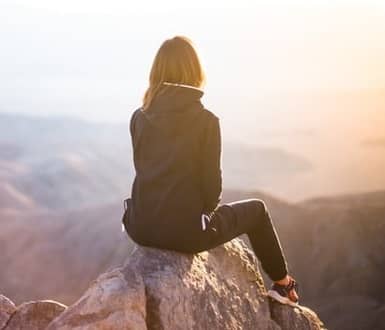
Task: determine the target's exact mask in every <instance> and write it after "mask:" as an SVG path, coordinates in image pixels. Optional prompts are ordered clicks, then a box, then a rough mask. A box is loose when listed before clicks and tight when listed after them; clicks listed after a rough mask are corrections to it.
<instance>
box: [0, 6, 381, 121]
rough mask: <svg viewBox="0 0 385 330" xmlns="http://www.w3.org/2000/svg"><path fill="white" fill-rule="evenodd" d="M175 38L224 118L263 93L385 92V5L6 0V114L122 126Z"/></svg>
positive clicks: (1, 49) (0, 100)
mask: <svg viewBox="0 0 385 330" xmlns="http://www.w3.org/2000/svg"><path fill="white" fill-rule="evenodd" d="M178 34H179V35H186V36H188V37H189V38H190V39H192V40H193V42H194V44H195V46H196V48H197V51H198V53H199V55H200V57H201V60H202V63H203V66H204V68H205V71H206V73H207V86H206V87H205V96H204V102H205V104H206V105H207V106H208V107H211V108H212V109H214V112H218V113H219V114H220V115H221V114H223V115H225V114H227V113H229V112H230V111H232V109H230V107H231V106H233V105H234V104H238V105H239V106H240V107H242V104H243V103H242V102H249V103H244V104H245V107H246V105H247V104H250V102H251V101H250V99H252V98H255V97H258V96H263V95H266V93H272V94H277V95H280V93H292V92H293V93H294V92H295V93H307V92H308V91H313V90H331V91H335V90H345V89H353V90H355V89H381V88H385V1H374V0H373V1H370V0H361V1H338V0H335V1H325V0H323V1H311V0H308V1H283V0H282V1H251V0H250V1H241V0H238V1H203V0H196V1H194V2H192V1H189V2H188V3H187V2H186V4H185V3H184V2H182V1H176V0H174V1H173V0H168V1H136V2H130V1H113V0H111V1H87V0H76V1H74V0H67V1H52V0H51V1H43V0H34V1H33V2H32V1H27V0H0V111H5V112H20V113H28V114H35V115H64V116H75V117H79V118H84V119H90V120H94V121H103V122H107V121H108V122H122V121H125V120H126V119H127V116H128V115H129V114H130V113H131V112H132V111H133V110H135V108H137V107H139V106H140V104H141V97H142V95H143V93H144V91H145V88H146V87H147V82H148V74H149V71H150V68H151V64H152V60H153V58H154V56H155V53H156V51H157V49H158V48H159V46H160V44H161V43H162V42H163V41H164V40H165V39H167V38H170V37H173V36H174V35H178Z"/></svg>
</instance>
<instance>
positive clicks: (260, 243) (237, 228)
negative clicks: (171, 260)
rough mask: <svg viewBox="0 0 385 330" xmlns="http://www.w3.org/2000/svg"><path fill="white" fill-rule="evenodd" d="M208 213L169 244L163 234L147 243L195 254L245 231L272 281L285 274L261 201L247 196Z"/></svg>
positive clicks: (275, 240) (276, 239)
mask: <svg viewBox="0 0 385 330" xmlns="http://www.w3.org/2000/svg"><path fill="white" fill-rule="evenodd" d="M208 216H209V218H207V217H205V219H201V220H202V222H203V221H204V224H203V223H202V226H201V227H200V228H198V226H196V227H195V226H194V228H193V229H192V232H191V233H190V234H189V235H188V236H186V237H183V236H184V235H183V234H182V233H181V235H179V237H180V239H181V241H180V242H175V243H172V244H171V241H172V239H167V238H166V236H164V237H163V238H161V241H160V242H157V244H155V240H154V241H153V242H151V243H153V244H151V245H154V246H159V247H165V248H170V249H173V250H180V251H181V252H189V253H198V252H201V251H204V250H209V249H211V248H214V247H216V246H218V245H221V244H223V243H226V242H228V241H230V240H232V239H233V238H235V237H238V236H240V235H242V234H247V236H248V238H249V240H250V243H251V246H252V249H253V250H254V253H255V255H256V256H257V258H258V259H259V261H260V262H261V266H262V268H263V270H264V271H265V272H266V274H267V275H268V276H269V277H270V279H271V280H273V281H276V280H280V279H282V278H284V277H285V275H286V274H287V273H288V268H287V262H286V260H285V256H284V254H283V251H282V247H281V244H280V241H279V238H278V235H277V232H276V230H275V228H274V224H273V222H272V219H271V217H270V214H269V212H268V209H267V207H266V204H265V202H264V201H263V200H261V199H257V198H250V199H245V200H240V201H236V202H231V203H226V204H219V206H218V207H217V208H216V209H215V210H214V211H213V212H212V213H211V214H210V215H208ZM174 236H175V235H174ZM158 237H159V236H158ZM189 238H190V239H189ZM166 242H167V243H166ZM145 245H150V243H148V244H145Z"/></svg>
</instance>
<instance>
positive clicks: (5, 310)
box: [0, 295, 16, 329]
mask: <svg viewBox="0 0 385 330" xmlns="http://www.w3.org/2000/svg"><path fill="white" fill-rule="evenodd" d="M15 311H16V306H15V304H14V303H13V302H12V301H11V300H9V299H8V298H7V297H5V296H3V295H0V329H3V328H4V327H5V325H6V324H7V322H8V320H9V319H10V317H11V315H12V314H13V313H14V312H15Z"/></svg>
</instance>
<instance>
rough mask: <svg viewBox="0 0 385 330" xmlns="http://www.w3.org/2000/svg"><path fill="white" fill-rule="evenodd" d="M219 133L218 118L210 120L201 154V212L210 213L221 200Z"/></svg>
mask: <svg viewBox="0 0 385 330" xmlns="http://www.w3.org/2000/svg"><path fill="white" fill-rule="evenodd" d="M221 146H222V144H221V132H220V125H219V118H218V117H214V118H213V119H211V120H210V122H209V124H208V127H207V130H206V132H205V138H204V140H203V146H202V153H201V183H202V190H203V197H204V208H203V212H204V213H206V214H208V213H210V212H212V211H213V210H214V209H215V208H216V207H217V205H218V204H219V202H220V201H221V198H222V195H221V194H222V169H221Z"/></svg>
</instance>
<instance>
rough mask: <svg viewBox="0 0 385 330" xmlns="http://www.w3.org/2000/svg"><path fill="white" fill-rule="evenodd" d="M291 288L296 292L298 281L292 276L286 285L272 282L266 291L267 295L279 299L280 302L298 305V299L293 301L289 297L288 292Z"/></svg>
mask: <svg viewBox="0 0 385 330" xmlns="http://www.w3.org/2000/svg"><path fill="white" fill-rule="evenodd" d="M292 289H295V291H296V292H297V293H298V283H297V282H296V281H295V280H294V279H293V278H290V283H289V284H288V285H281V284H278V283H274V284H273V285H272V286H271V289H270V290H269V291H267V295H268V296H269V297H271V298H273V299H275V300H277V301H279V302H280V303H281V304H286V305H291V306H298V300H297V301H293V300H291V299H290V298H289V292H290V291H291V290H292Z"/></svg>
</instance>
